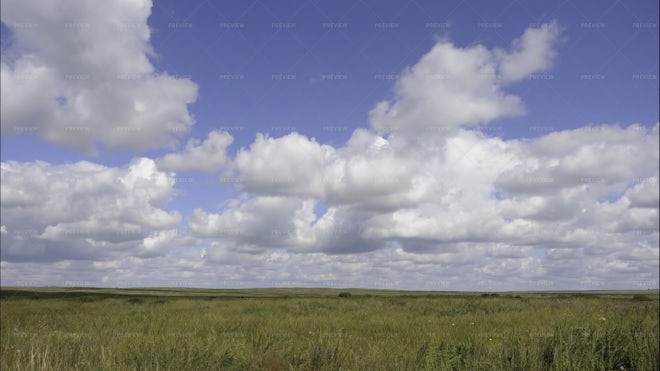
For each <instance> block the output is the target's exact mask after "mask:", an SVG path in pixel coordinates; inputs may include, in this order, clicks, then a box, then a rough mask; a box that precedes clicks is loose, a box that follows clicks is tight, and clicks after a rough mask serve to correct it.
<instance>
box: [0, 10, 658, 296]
mask: <svg viewBox="0 0 660 371" xmlns="http://www.w3.org/2000/svg"><path fill="white" fill-rule="evenodd" d="M49 7H52V4H47V3H46V2H43V1H37V0H34V1H25V2H21V1H7V2H3V8H2V60H3V65H2V67H3V72H2V73H3V81H2V101H3V106H2V111H3V117H2V143H1V144H2V147H1V156H2V162H3V182H2V190H3V203H2V207H3V209H2V219H3V220H2V225H3V228H4V229H3V231H4V232H3V234H2V236H3V241H2V242H3V250H2V262H3V266H2V277H3V280H5V279H7V280H8V282H15V283H21V282H23V283H43V282H46V281H53V280H55V281H57V282H73V281H76V280H78V281H84V282H87V283H90V285H101V286H103V285H111V286H112V285H132V286H136V285H137V286H144V285H179V284H185V285H190V286H222V285H228V286H273V285H275V286H281V285H289V284H293V285H301V286H305V285H312V286H324V285H326V286H328V285H335V284H336V285H341V284H345V285H349V286H351V285H352V286H354V285H359V286H367V287H377V286H383V285H381V284H382V283H384V282H390V283H391V285H389V286H392V288H420V283H419V282H429V280H431V281H432V282H436V283H438V284H437V285H435V286H438V287H445V288H454V287H456V288H457V289H467V290H482V289H484V288H493V287H490V286H492V285H495V286H494V288H501V289H521V290H522V289H530V283H529V282H540V283H539V284H538V285H537V286H543V285H545V286H547V287H536V288H575V289H580V288H582V289H583V288H594V287H596V288H600V287H607V288H631V287H632V288H635V287H637V288H647V287H656V288H657V285H658V284H657V282H658V269H657V268H658V267H657V259H658V246H657V245H658V233H657V229H658V220H657V219H658V205H657V198H658V192H657V179H658V176H657V167H658V155H657V146H658V132H657V130H658V100H659V97H658V59H659V58H658V16H657V14H658V4H657V2H654V1H636V2H621V1H566V2H562V3H555V2H547V1H545V2H542V1H538V2H537V1H534V2H519V1H496V2H490V1H488V2H486V1H483V2H462V1H451V2H435V1H396V2H377V1H356V0H348V1H290V2H286V3H274V2H266V1H254V2H251V1H245V2H244V1H222V2H215V1H189V2H181V1H176V0H173V1H169V0H166V1H157V2H155V3H154V4H151V2H150V1H146V0H143V1H136V2H134V3H133V4H129V3H127V4H119V3H115V2H112V1H109V2H108V3H107V4H106V5H104V6H103V7H102V9H94V8H93V7H91V6H89V5H85V4H84V3H83V2H80V1H68V2H67V1H64V2H62V4H61V6H60V7H59V8H57V9H54V8H53V9H50V10H48V9H49ZM104 12H105V14H108V15H111V16H107V17H106V16H104V15H103V14H104ZM526 40H527V41H529V42H528V43H526ZM461 53H462V54H461ZM459 54H460V56H459V58H458V59H453V58H454V57H453V56H455V55H459ZM477 68H479V69H481V70H479V71H485V70H488V69H491V68H492V69H493V70H492V71H494V72H493V73H491V74H483V73H482V72H479V71H477ZM484 69H485V70H484ZM489 71H490V70H489ZM521 71H522V72H521ZM12 97H14V99H12ZM64 97H65V98H64ZM58 99H59V102H60V103H59V104H57V103H54V102H56V101H57V100H58ZM62 102H66V103H62ZM381 103H383V104H384V106H383V107H385V108H384V111H382V112H380V113H378V112H377V110H376V107H377V106H378V105H379V104H381ZM141 107H147V108H146V110H145V109H143V108H141ZM90 115H91V116H90ZM585 128H586V129H585ZM213 133H215V134H213ZM203 143H204V144H208V146H207V147H205V145H204V144H203ZM186 148H188V149H189V151H188V152H186ZM193 152H194V154H192V155H191V153H193ZM39 161H45V162H46V164H44V163H41V162H39ZM80 161H86V162H85V163H81V162H80ZM90 167H93V169H91V168H90ZM109 174H110V175H109ZM131 177H132V178H131ZM110 178H116V179H129V178H131V179H133V178H137V179H142V180H140V181H122V182H121V184H122V185H121V186H120V185H118V184H117V182H110V183H108V179H110ZM495 195H496V196H495ZM108 202H109V203H110V204H108ZM57 207H62V208H65V209H66V208H69V207H71V208H72V212H71V213H70V214H69V215H50V214H49V213H48V211H49V210H52V208H57ZM136 209H139V210H140V213H138V214H140V215H133V214H135V213H136V212H135V210H136ZM64 214H66V213H64ZM486 216H489V218H490V219H483V220H482V219H481V218H482V217H483V218H486ZM491 221H492V222H493V223H492V225H491V223H490V222H491ZM134 230H137V231H139V233H138V232H134ZM547 231H550V232H552V233H549V232H548V233H549V234H548V235H546V232H547ZM26 234H27V235H29V238H26ZM264 236H267V237H268V238H265V237H264ZM598 246H600V247H598ZM599 249H600V250H599ZM567 257H571V260H572V261H573V262H572V263H570V265H569V266H570V267H571V268H572V269H571V270H572V272H571V273H567V271H566V270H567V269H568V268H567V263H566V261H565V260H564V259H568V258H567ZM320 261H322V262H324V264H326V266H327V270H324V271H323V272H318V271H316V269H315V267H316V266H317V265H318V264H319V263H318V262H320ZM393 261H394V262H398V263H393ZM598 266H601V267H603V269H602V270H598V269H596V268H595V267H598ZM571 270H568V271H571ZM591 270H593V272H592V271H591ZM612 270H614V271H616V274H615V275H608V272H611V271H612ZM113 272H114V273H113ZM117 272H123V273H121V274H119V273H117ZM575 272H577V273H575ZM465 276H470V277H474V278H473V279H472V280H468V281H465V280H464V279H462V278H461V277H465ZM19 277H22V278H19ZM26 277H27V278H26ZM30 277H31V278H30ZM76 277H84V278H76ZM173 277H174V278H173ZM283 282H284V283H286V284H282V283H283ZM337 282H343V283H337ZM484 282H487V283H488V285H490V286H488V287H485V286H484V284H483V283H484ZM494 282H497V284H494ZM549 282H550V283H551V284H549ZM585 282H587V283H585ZM594 282H597V283H594ZM168 283H169V284H168ZM376 283H379V284H376ZM386 286H387V285H386ZM532 286H533V285H532ZM421 288H424V287H421ZM531 288H535V287H531Z"/></svg>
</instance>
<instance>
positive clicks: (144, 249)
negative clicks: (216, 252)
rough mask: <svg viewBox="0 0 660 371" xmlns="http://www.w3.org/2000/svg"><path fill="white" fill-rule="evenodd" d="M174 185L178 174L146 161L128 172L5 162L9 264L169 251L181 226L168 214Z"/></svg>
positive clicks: (132, 165)
mask: <svg viewBox="0 0 660 371" xmlns="http://www.w3.org/2000/svg"><path fill="white" fill-rule="evenodd" d="M173 187H174V178H173V176H172V175H171V174H169V173H165V172H161V171H158V170H157V168H156V166H155V164H154V162H153V161H152V160H150V159H146V158H140V159H135V160H133V161H132V162H131V163H130V165H128V166H127V167H124V168H111V167H105V166H102V165H98V164H93V163H90V162H85V161H82V162H78V163H75V164H67V165H51V164H48V163H45V162H27V163H20V162H14V161H10V162H3V163H2V186H1V188H0V189H1V194H2V202H1V204H0V205H1V207H2V209H1V210H2V219H3V223H5V224H3V228H4V230H5V231H6V233H3V234H2V245H3V259H8V260H16V259H33V260H61V259H64V258H69V259H90V258H97V259H104V258H107V257H108V256H113V255H116V254H136V255H143V254H147V255H148V254H155V253H163V251H164V250H163V249H166V248H167V247H168V246H166V243H168V242H171V241H172V240H173V239H174V238H175V232H176V231H175V228H176V227H177V226H178V225H179V223H180V222H181V215H180V214H179V213H178V212H176V211H167V210H165V208H164V207H165V204H166V203H167V202H168V201H169V200H170V197H171V195H172V191H173Z"/></svg>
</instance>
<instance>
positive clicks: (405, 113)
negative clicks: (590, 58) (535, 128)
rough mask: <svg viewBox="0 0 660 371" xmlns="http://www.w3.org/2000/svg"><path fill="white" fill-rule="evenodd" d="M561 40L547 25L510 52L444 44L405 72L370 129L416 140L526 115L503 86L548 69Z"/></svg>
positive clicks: (374, 111)
mask: <svg viewBox="0 0 660 371" xmlns="http://www.w3.org/2000/svg"><path fill="white" fill-rule="evenodd" d="M558 36H559V27H558V26H557V24H556V23H548V24H544V25H541V27H539V28H530V29H528V30H526V31H525V33H524V34H523V36H522V37H521V38H520V39H517V40H515V41H514V42H513V43H512V46H511V50H510V51H506V50H503V49H494V50H488V49H487V48H486V47H484V46H483V45H474V46H470V47H465V48H461V47H457V46H456V45H454V44H452V43H451V42H448V41H441V42H439V43H438V44H436V45H435V46H434V47H433V48H432V49H431V51H430V52H428V53H427V54H426V55H424V56H423V57H422V58H421V59H420V60H419V62H417V64H415V65H414V66H412V67H409V68H407V69H406V70H404V71H403V73H402V76H401V78H400V79H399V80H398V81H397V82H396V86H395V90H394V98H393V100H391V101H382V102H380V103H378V104H377V105H376V106H375V107H374V108H373V109H372V110H371V112H369V120H370V122H371V126H372V127H373V128H374V129H376V130H378V131H379V132H391V131H398V132H403V133H405V132H409V133H412V134H413V135H419V134H420V132H421V133H426V134H428V133H434V132H442V133H451V132H452V131H453V129H455V128H456V127H459V126H465V125H479V124H484V123H487V122H489V121H492V120H494V119H497V118H501V117H510V116H516V115H521V114H523V113H524V112H525V108H524V105H523V102H522V100H521V99H520V97H518V96H516V95H513V94H507V93H506V92H504V91H503V90H502V87H503V86H505V85H507V84H509V83H512V82H516V81H519V80H521V79H523V78H525V77H526V76H528V75H529V74H531V73H534V72H538V71H543V70H545V69H547V68H549V67H550V66H551V64H552V60H553V57H554V55H555V53H556V52H555V44H556V42H557V38H558Z"/></svg>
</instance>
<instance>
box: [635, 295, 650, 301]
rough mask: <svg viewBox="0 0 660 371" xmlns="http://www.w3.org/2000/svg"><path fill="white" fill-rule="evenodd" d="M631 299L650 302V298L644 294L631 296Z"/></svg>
mask: <svg viewBox="0 0 660 371" xmlns="http://www.w3.org/2000/svg"><path fill="white" fill-rule="evenodd" d="M632 299H633V300H635V301H650V300H651V298H650V297H648V296H647V295H644V294H635V295H633V296H632Z"/></svg>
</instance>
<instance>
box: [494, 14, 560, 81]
mask: <svg viewBox="0 0 660 371" xmlns="http://www.w3.org/2000/svg"><path fill="white" fill-rule="evenodd" d="M559 36H560V27H559V25H558V24H557V22H552V23H546V24H543V25H542V26H541V27H540V28H528V29H527V30H525V33H524V34H523V35H522V36H521V37H520V38H519V39H516V40H514V41H513V42H512V43H511V51H510V52H507V51H506V50H502V49H495V50H494V54H495V59H496V60H498V63H499V77H500V80H501V82H502V83H509V82H513V81H518V80H522V79H524V78H526V77H527V76H529V75H530V74H532V73H534V72H538V71H543V70H546V69H548V68H550V67H552V63H553V61H554V59H555V57H556V55H557V52H556V50H555V49H554V47H555V45H556V44H557V41H558V38H559Z"/></svg>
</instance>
